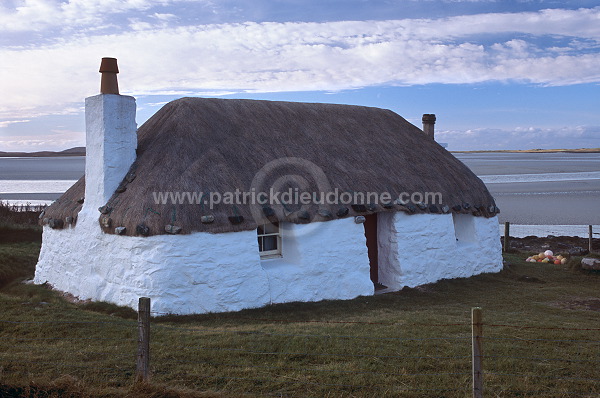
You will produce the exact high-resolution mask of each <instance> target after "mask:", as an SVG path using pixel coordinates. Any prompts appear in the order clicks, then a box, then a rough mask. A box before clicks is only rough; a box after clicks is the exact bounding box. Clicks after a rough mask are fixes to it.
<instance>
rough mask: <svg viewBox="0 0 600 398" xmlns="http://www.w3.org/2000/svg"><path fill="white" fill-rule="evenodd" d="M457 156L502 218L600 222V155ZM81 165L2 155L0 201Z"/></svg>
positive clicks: (42, 189) (41, 196) (43, 189)
mask: <svg viewBox="0 0 600 398" xmlns="http://www.w3.org/2000/svg"><path fill="white" fill-rule="evenodd" d="M455 156H456V157H457V158H458V159H460V160H461V161H462V162H464V163H465V164H466V165H467V166H469V167H470V168H471V170H473V172H475V174H477V175H478V176H479V177H480V178H481V179H482V180H483V181H484V182H485V183H486V185H487V186H488V188H489V190H490V192H491V193H492V195H494V198H495V199H496V203H497V205H498V207H500V210H501V213H500V215H499V219H500V222H502V223H503V222H504V221H510V222H511V223H513V224H525V225H542V226H545V227H544V228H546V227H547V226H548V225H588V224H593V225H599V224H600V154H597V153H590V154H584V153H578V154H569V153H533V154H529V153H469V154H455ZM84 170H85V157H57V158H0V200H9V201H10V202H17V203H25V202H30V203H32V204H38V203H50V202H51V201H52V200H54V199H56V198H58V197H59V196H60V195H61V194H62V193H63V192H64V191H65V190H66V189H68V188H69V187H70V186H71V185H72V184H73V183H75V181H76V180H78V179H79V178H80V177H81V176H83V174H84ZM563 228H564V227H563ZM596 230H597V231H600V228H598V229H596ZM584 232H585V231H584Z"/></svg>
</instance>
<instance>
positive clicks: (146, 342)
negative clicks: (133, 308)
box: [136, 297, 150, 382]
mask: <svg viewBox="0 0 600 398" xmlns="http://www.w3.org/2000/svg"><path fill="white" fill-rule="evenodd" d="M149 378H150V299H149V298H148V297H140V300H139V302H138V352H137V361H136V381H138V382H146V381H148V379H149Z"/></svg>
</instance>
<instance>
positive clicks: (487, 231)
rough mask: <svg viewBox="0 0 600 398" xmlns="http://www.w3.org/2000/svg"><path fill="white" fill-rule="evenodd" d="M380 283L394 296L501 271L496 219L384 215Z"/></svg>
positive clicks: (381, 235) (379, 227)
mask: <svg viewBox="0 0 600 398" xmlns="http://www.w3.org/2000/svg"><path fill="white" fill-rule="evenodd" d="M378 233H379V282H381V283H383V284H384V285H386V286H388V287H389V288H391V289H392V290H399V289H401V288H402V287H404V286H409V287H414V286H418V285H423V284H426V283H432V282H436V281H438V280H440V279H451V278H459V277H469V276H472V275H477V274H481V273H484V272H498V271H500V270H501V269H502V248H501V245H500V235H499V232H498V219H497V217H492V218H485V217H474V216H472V215H464V214H458V215H452V214H443V215H442V214H414V215H407V214H405V213H402V212H397V213H380V214H379V219H378Z"/></svg>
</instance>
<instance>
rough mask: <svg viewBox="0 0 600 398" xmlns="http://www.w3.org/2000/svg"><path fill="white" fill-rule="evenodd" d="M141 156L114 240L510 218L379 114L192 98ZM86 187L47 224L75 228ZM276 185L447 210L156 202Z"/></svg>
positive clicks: (155, 128)
mask: <svg viewBox="0 0 600 398" xmlns="http://www.w3.org/2000/svg"><path fill="white" fill-rule="evenodd" d="M137 154H138V155H137V160H136V162H135V164H134V165H133V166H132V168H131V171H130V174H129V175H128V177H126V178H125V180H124V181H123V184H122V187H121V189H118V190H117V191H118V192H116V193H115V194H114V195H113V196H112V198H111V199H110V201H109V202H108V203H107V205H106V207H105V209H103V210H104V212H105V214H100V213H99V220H100V222H101V225H103V229H104V231H105V232H107V233H116V232H115V228H117V227H125V228H126V230H125V232H123V230H119V232H121V233H124V234H126V235H136V234H144V233H146V232H147V233H148V234H149V235H155V234H164V233H167V232H169V233H191V232H194V231H207V232H213V233H219V232H227V231H240V230H253V229H256V228H257V220H258V221H259V222H260V217H261V216H264V215H267V216H269V217H268V218H269V219H271V220H275V219H278V220H280V221H287V222H295V223H306V222H311V221H327V220H330V219H337V218H345V217H352V216H357V215H366V214H369V213H373V212H381V211H405V212H407V213H410V214H413V213H422V212H433V213H442V212H449V211H451V212H461V213H473V214H475V215H477V216H486V217H490V216H493V215H495V214H496V212H497V211H498V210H497V208H496V207H495V203H494V199H493V198H492V196H491V195H490V193H489V192H488V190H487V189H486V187H485V185H484V184H483V182H482V181H481V180H480V179H479V178H477V176H475V174H473V173H472V172H471V171H470V170H469V169H468V168H467V167H466V166H465V165H464V164H463V163H462V162H460V161H459V160H457V159H456V158H455V157H454V156H453V155H452V154H450V153H449V152H448V151H446V150H445V149H444V148H442V147H441V146H440V145H438V144H437V143H436V142H434V141H433V140H432V139H431V138H429V137H427V136H426V135H425V134H424V133H423V132H422V131H421V130H420V129H419V128H417V127H415V126H414V125H412V124H410V123H409V122H407V121H406V120H405V119H403V118H402V117H400V116H398V115H397V114H396V113H394V112H392V111H390V110H385V109H379V108H369V107H362V106H349V105H332V104H311V103H292V102H272V101H256V100H236V99H205V98H182V99H179V100H176V101H173V102H170V103H168V104H167V105H165V106H164V107H163V108H162V109H160V110H159V111H158V112H157V113H156V114H155V115H154V116H152V117H151V118H150V119H149V120H148V121H147V122H146V123H144V124H143V125H142V126H141V127H140V128H139V130H138V150H137ZM270 162H273V163H270ZM261 169H262V170H261ZM320 170H322V172H323V173H324V174H322V173H320ZM259 172H260V173H259ZM290 176H291V177H290ZM298 176H300V177H298ZM253 181H254V183H253ZM327 184H329V185H330V188H329V187H327ZM84 186H85V184H84V182H83V178H82V179H81V180H80V181H78V182H77V183H76V184H75V185H74V186H73V187H71V188H70V189H69V190H68V191H67V192H66V193H65V194H64V195H63V196H62V197H61V198H60V199H59V200H58V201H57V202H55V203H54V204H53V205H52V206H50V207H49V208H48V209H47V211H46V213H45V216H44V218H45V219H46V221H48V220H49V219H54V220H56V219H61V220H65V223H66V224H68V223H69V222H74V220H76V216H77V213H78V212H79V210H80V209H81V204H80V203H78V202H77V201H78V199H80V198H82V197H84V196H85V195H84ZM272 186H274V187H275V189H276V190H279V191H282V192H287V191H288V188H292V189H294V188H298V187H304V188H305V189H304V190H305V191H307V192H319V191H321V190H323V189H325V187H327V189H328V190H330V191H332V192H333V191H335V190H336V189H337V191H338V193H339V194H341V193H343V192H346V193H347V194H348V193H367V192H377V193H382V192H389V193H390V194H391V196H392V198H393V199H395V198H397V197H398V195H399V194H400V193H402V192H407V193H413V192H421V193H425V192H439V193H441V195H442V199H443V202H442V204H438V205H437V206H435V205H434V206H429V205H427V206H423V205H422V204H419V205H415V204H406V205H401V204H398V203H396V204H393V203H391V204H386V205H382V204H377V205H374V203H372V202H373V201H372V200H370V201H369V202H370V203H366V204H365V203H362V204H364V205H365V206H363V207H361V206H351V205H350V204H345V205H344V204H332V205H329V204H311V205H309V206H306V205H305V206H303V207H301V206H299V205H293V204H291V205H289V204H288V205H286V206H283V205H272V206H268V207H267V208H266V209H263V206H260V205H256V206H252V205H250V204H239V202H238V203H234V204H232V203H231V202H229V203H219V204H215V205H214V207H213V208H212V209H210V208H209V206H208V204H205V205H200V204H189V203H184V204H176V203H171V202H168V203H166V204H161V203H158V204H157V203H155V200H154V199H155V198H154V196H153V193H156V192H197V193H204V194H206V193H208V192H217V193H220V194H221V195H224V194H225V193H226V192H232V193H235V192H236V190H237V191H239V192H251V191H252V188H255V191H256V192H260V191H265V192H268V191H269V188H270V187H272ZM119 191H121V192H119ZM293 192H295V191H293ZM345 198H348V196H346V197H345ZM203 199H208V196H205V197H204V198H203ZM352 204H357V203H352ZM358 204H360V203H358ZM253 212H254V213H253ZM203 216H207V217H203ZM67 217H72V218H70V219H67ZM213 218H214V220H213ZM211 221H212V222H211ZM55 225H58V226H60V222H58V223H56V222H55ZM171 226H173V227H171ZM145 228H147V230H144V229H145ZM179 228H181V230H179Z"/></svg>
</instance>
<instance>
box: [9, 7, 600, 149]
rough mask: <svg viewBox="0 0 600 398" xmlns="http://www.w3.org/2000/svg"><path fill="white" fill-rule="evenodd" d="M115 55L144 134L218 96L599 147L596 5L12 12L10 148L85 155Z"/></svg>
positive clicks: (500, 145) (530, 142)
mask: <svg viewBox="0 0 600 398" xmlns="http://www.w3.org/2000/svg"><path fill="white" fill-rule="evenodd" d="M105 56H110V57H116V58H118V59H119V67H120V70H121V73H120V74H119V85H120V88H121V93H122V94H128V95H133V96H135V97H136V98H137V104H138V123H139V124H141V123H143V122H144V121H145V120H146V119H147V118H148V117H150V116H151V115H152V114H153V113H154V112H156V111H157V110H158V109H159V108H160V106H161V105H162V104H164V103H165V102H168V101H170V100H172V99H175V98H179V97H182V96H210V97H215V96H217V97H221V98H255V99H268V100H286V101H305V102H332V103H345V104H356V105H366V106H376V107H382V108H387V109H391V110H393V111H395V112H397V113H398V114H400V115H401V116H403V117H405V118H406V119H408V120H409V121H411V122H412V123H414V124H416V125H420V117H421V115H422V114H423V113H435V114H436V115H437V120H438V121H437V124H436V135H437V139H438V141H442V142H447V143H448V144H449V149H451V150H475V149H488V150H490V149H530V148H581V147H600V92H599V90H600V1H598V0H595V1H590V0H576V1H552V0H514V1H511V0H508V1H501V0H496V1H495V0H422V1H416V0H344V1H342V0H198V1H190V0H156V1H150V0H64V1H59V0H3V1H2V2H0V93H2V95H1V96H0V151H37V150H62V149H66V148H70V147H73V146H82V145H84V144H85V133H84V129H85V126H84V114H83V111H84V110H83V100H84V98H85V97H87V96H91V95H95V94H97V93H98V90H99V81H100V75H99V73H98V67H99V63H100V59H101V58H102V57H105Z"/></svg>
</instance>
